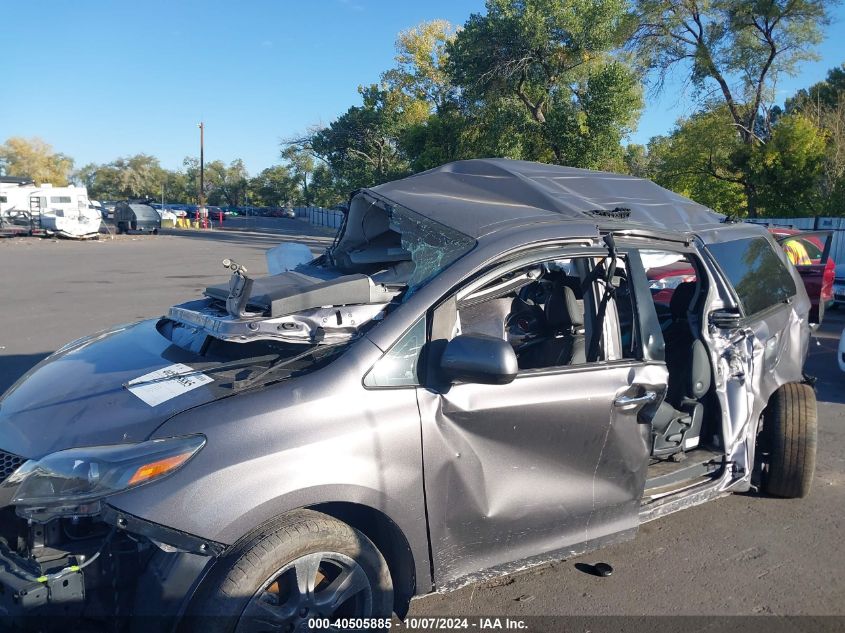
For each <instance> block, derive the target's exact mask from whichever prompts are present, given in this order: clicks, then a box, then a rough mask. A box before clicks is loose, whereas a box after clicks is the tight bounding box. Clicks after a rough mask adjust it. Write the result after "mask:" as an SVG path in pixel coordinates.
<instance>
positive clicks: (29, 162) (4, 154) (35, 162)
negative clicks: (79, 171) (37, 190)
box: [0, 136, 73, 187]
mask: <svg viewBox="0 0 845 633" xmlns="http://www.w3.org/2000/svg"><path fill="white" fill-rule="evenodd" d="M72 169H73V159H72V158H70V157H68V156H65V155H64V154H59V153H57V152H54V151H53V148H52V146H50V145H49V144H47V143H45V142H44V141H43V140H41V139H40V138H37V137H34V138H29V139H27V138H21V137H19V136H13V137H11V138H9V139H7V140H6V142H5V143H3V145H0V172H2V173H3V174H4V175H6V176H16V177H18V178H31V179H32V180H33V181H34V182H35V183H36V184H39V185H40V184H42V183H51V184H53V185H56V186H59V187H61V186H64V185H67V184H68V179H69V177H70V173H71V170H72Z"/></svg>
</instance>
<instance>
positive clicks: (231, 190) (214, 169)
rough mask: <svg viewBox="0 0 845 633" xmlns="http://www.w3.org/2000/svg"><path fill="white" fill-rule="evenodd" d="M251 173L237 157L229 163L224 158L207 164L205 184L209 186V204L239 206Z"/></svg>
mask: <svg viewBox="0 0 845 633" xmlns="http://www.w3.org/2000/svg"><path fill="white" fill-rule="evenodd" d="M248 180H249V174H248V173H247V170H246V167H245V166H244V162H243V161H242V160H241V159H240V158H237V159H235V160H233V161H232V162H231V163H229V165H226V163H224V162H223V161H222V160H214V161H211V162H210V163H206V164H205V184H206V185H207V187H208V193H207V201H208V204H211V205H215V206H219V205H223V206H232V207H235V206H238V205H239V204H242V203H243V200H244V193H245V192H246V189H247V182H248Z"/></svg>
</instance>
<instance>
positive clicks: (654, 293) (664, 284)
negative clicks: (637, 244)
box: [640, 249, 698, 332]
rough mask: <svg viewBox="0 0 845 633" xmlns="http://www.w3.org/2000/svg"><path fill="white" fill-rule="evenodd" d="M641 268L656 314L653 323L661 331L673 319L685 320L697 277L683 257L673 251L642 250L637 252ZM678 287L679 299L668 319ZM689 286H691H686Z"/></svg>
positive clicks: (692, 267)
mask: <svg viewBox="0 0 845 633" xmlns="http://www.w3.org/2000/svg"><path fill="white" fill-rule="evenodd" d="M640 257H641V258H642V262H643V268H644V269H645V274H646V279H648V288H649V290H650V291H651V299H652V301H654V309H655V311H656V312H657V319H658V321H659V322H660V327H661V329H662V330H663V331H664V332H665V331H666V329H667V328H668V327H669V326H670V325H671V324H672V323H673V322H675V321H676V320H677V319H685V318H686V315H685V313H686V312H687V310H688V309H689V308H690V307H691V306H690V303H691V301H692V299H693V297H694V296H695V290H696V285H697V283H698V277H697V275H696V272H695V267H694V266H693V265H692V262H691V261H690V260H689V258H688V257H687V256H686V255H684V254H683V253H676V252H674V251H663V250H654V249H643V250H641V251H640ZM681 284H687V285H685V286H683V287H682V289H681V291H682V292H683V293H684V296H683V297H680V296H679V297H678V299H676V300H675V306H674V307H675V312H676V313H677V314H676V315H675V317H674V318H673V315H672V297H673V296H675V291H676V290H677V289H678V287H679V286H681ZM690 284H692V285H690Z"/></svg>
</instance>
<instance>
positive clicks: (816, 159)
mask: <svg viewBox="0 0 845 633" xmlns="http://www.w3.org/2000/svg"><path fill="white" fill-rule="evenodd" d="M824 160H825V139H824V134H823V132H822V131H821V130H820V129H819V128H818V127H816V125H815V124H814V123H813V122H812V120H810V118H809V117H806V116H804V115H801V114H789V115H786V116H784V117H781V118H780V119H779V120H778V122H777V123H776V124H775V125H774V126H773V128H772V133H771V136H770V138H769V139H768V141H767V142H766V143H765V144H764V145H761V146H759V147H758V148H757V149H756V151H755V152H754V154H753V155H752V157H751V160H750V165H749V166H750V174H751V176H750V177H751V178H752V181H753V183H754V188H755V191H757V200H758V202H759V204H760V206H761V207H762V208H763V209H765V212H766V215H768V216H789V217H794V216H800V215H814V214H815V213H817V212H818V211H820V209H821V206H822V199H821V196H820V191H819V188H818V183H819V180H820V178H821V176H822V168H823V165H824Z"/></svg>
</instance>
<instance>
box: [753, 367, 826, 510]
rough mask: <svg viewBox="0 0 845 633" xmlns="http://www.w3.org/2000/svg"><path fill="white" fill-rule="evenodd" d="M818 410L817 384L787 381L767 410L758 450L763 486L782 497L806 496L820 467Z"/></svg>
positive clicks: (773, 396)
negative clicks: (817, 465) (814, 474)
mask: <svg viewBox="0 0 845 633" xmlns="http://www.w3.org/2000/svg"><path fill="white" fill-rule="evenodd" d="M817 434H818V414H817V411H816V394H815V392H814V391H813V388H812V387H810V386H809V385H806V384H802V383H796V382H793V383H787V384H785V385H783V386H782V387H781V388H780V389H778V390H777V391H775V393H774V394H772V397H771V398H770V399H769V405H768V406H767V407H766V410H765V411H764V412H763V430H762V432H761V433H760V442H759V445H758V450H760V451H761V452H762V455H761V456H760V457H761V459H762V462H763V464H762V473H761V482H762V485H763V490H764V491H765V492H767V493H769V494H772V495H776V496H778V497H790V498H792V497H806V496H807V494H808V493H809V492H810V486H811V485H812V483H813V473H814V471H815V468H816V441H817Z"/></svg>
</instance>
